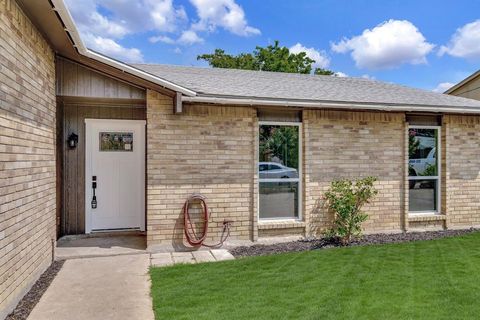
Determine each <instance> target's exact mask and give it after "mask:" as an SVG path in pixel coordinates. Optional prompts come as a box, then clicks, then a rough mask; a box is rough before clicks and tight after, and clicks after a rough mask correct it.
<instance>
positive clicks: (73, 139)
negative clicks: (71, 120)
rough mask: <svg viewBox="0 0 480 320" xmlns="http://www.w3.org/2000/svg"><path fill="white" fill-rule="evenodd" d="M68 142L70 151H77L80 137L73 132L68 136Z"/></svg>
mask: <svg viewBox="0 0 480 320" xmlns="http://www.w3.org/2000/svg"><path fill="white" fill-rule="evenodd" d="M67 142H68V147H69V148H70V149H75V148H76V147H77V144H78V135H76V134H75V133H73V132H72V133H71V134H70V135H69V136H68V139H67Z"/></svg>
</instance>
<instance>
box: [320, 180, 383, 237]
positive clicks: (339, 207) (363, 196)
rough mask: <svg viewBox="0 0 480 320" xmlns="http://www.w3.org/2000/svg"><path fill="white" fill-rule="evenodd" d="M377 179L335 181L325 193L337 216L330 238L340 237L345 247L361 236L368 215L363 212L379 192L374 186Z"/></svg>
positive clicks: (328, 233)
mask: <svg viewBox="0 0 480 320" xmlns="http://www.w3.org/2000/svg"><path fill="white" fill-rule="evenodd" d="M375 181H377V178H375V177H366V178H363V179H359V180H357V181H352V180H346V179H344V180H335V181H332V183H331V185H330V188H329V189H328V191H327V192H326V193H325V200H326V204H327V206H328V208H329V209H330V210H331V211H333V213H334V214H335V216H334V221H333V227H332V228H331V229H330V230H329V231H328V232H327V235H328V236H330V237H338V238H339V239H340V240H341V241H342V243H343V244H344V245H346V244H349V243H350V241H351V240H352V237H353V236H358V235H360V234H361V231H362V229H361V225H362V222H364V221H365V220H367V218H368V215H367V214H366V213H364V212H362V211H361V209H362V207H363V205H364V204H366V203H369V202H370V201H371V200H372V199H373V197H375V195H376V194H377V193H378V191H377V190H376V189H375V187H374V186H373V184H374V182H375Z"/></svg>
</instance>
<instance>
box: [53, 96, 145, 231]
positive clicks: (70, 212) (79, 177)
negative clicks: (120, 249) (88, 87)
mask: <svg viewBox="0 0 480 320" xmlns="http://www.w3.org/2000/svg"><path fill="white" fill-rule="evenodd" d="M85 119H126V120H145V119H146V112H145V108H141V107H129V106H123V107H115V106H93V105H86V104H71V103H70V104H65V105H64V110H63V126H64V129H63V137H62V140H63V143H62V145H63V150H62V151H63V152H64V154H63V168H64V180H63V195H64V203H63V213H62V224H61V227H62V230H61V233H62V234H63V235H67V234H82V233H84V232H85V205H86V204H85ZM72 132H74V133H76V134H77V135H78V140H79V141H78V146H77V148H76V149H74V150H70V149H69V148H68V146H67V143H66V141H67V138H68V135H70V133H72Z"/></svg>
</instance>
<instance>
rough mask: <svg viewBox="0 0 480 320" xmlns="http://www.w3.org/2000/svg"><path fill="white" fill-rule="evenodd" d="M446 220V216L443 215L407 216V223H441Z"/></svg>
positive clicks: (422, 214) (423, 214) (419, 214)
mask: <svg viewBox="0 0 480 320" xmlns="http://www.w3.org/2000/svg"><path fill="white" fill-rule="evenodd" d="M441 220H447V216H446V215H444V214H438V213H436V214H434V213H418V214H409V216H408V221H441Z"/></svg>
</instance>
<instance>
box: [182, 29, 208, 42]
mask: <svg viewBox="0 0 480 320" xmlns="http://www.w3.org/2000/svg"><path fill="white" fill-rule="evenodd" d="M177 42H178V43H180V44H184V45H191V44H195V43H202V42H203V39H202V38H200V37H199V36H198V35H197V33H196V32H195V31H192V30H186V31H183V32H182V35H181V36H180V38H178V40H177Z"/></svg>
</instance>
